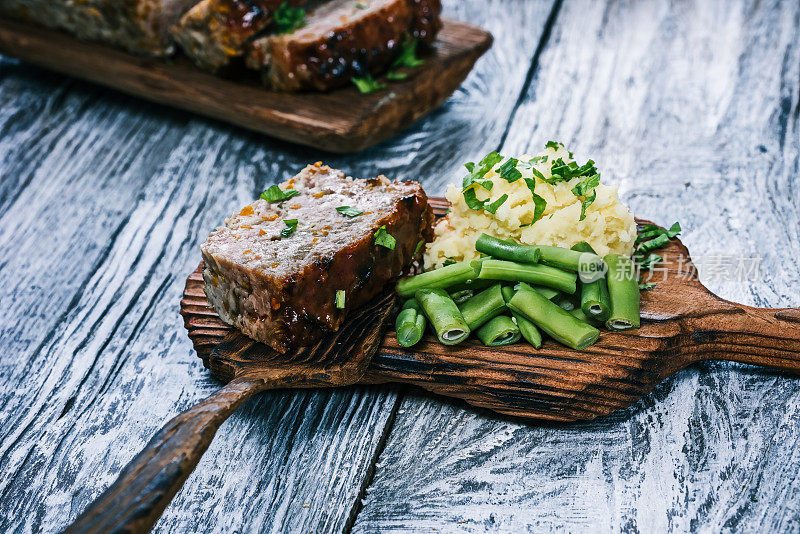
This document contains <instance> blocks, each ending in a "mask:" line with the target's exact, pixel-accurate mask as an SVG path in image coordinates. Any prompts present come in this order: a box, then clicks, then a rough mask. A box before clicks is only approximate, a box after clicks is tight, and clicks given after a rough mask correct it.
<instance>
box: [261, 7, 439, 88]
mask: <svg viewBox="0 0 800 534" xmlns="http://www.w3.org/2000/svg"><path fill="white" fill-rule="evenodd" d="M440 10H441V6H440V5H439V2H438V0H366V1H364V2H354V1H352V0H333V1H331V2H328V3H326V4H324V5H322V6H320V7H319V8H318V9H316V10H315V11H314V12H312V13H310V14H309V16H308V19H307V21H306V25H305V26H303V27H302V28H300V29H298V30H296V31H294V32H292V33H289V34H285V35H270V36H266V37H262V38H259V39H256V40H255V41H253V43H252V45H251V48H252V49H251V51H250V53H249V54H248V56H247V66H248V67H250V68H253V69H257V70H261V71H263V73H264V80H265V82H266V83H267V84H268V85H270V86H272V87H273V88H274V89H277V90H280V91H298V90H301V89H317V90H321V91H325V90H328V89H332V88H335V87H340V86H343V85H347V84H349V83H350V80H351V78H352V77H360V76H364V75H366V74H370V73H376V72H379V71H381V70H384V69H385V68H386V67H387V66H388V65H389V64H390V63H391V62H392V61H393V60H394V59H395V58H396V57H397V55H398V54H399V52H400V50H401V47H402V44H403V41H404V40H405V39H406V38H408V37H409V36H412V37H413V36H415V35H416V36H418V37H420V38H421V39H422V40H423V42H432V40H433V39H435V36H436V35H435V34H436V31H437V30H438V28H439V20H438V16H439V11H440Z"/></svg>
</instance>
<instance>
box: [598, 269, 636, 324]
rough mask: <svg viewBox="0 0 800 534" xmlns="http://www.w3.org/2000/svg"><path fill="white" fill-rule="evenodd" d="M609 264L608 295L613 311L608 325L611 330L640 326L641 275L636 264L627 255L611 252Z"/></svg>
mask: <svg viewBox="0 0 800 534" xmlns="http://www.w3.org/2000/svg"><path fill="white" fill-rule="evenodd" d="M605 261H606V264H607V265H608V276H607V277H606V283H607V284H608V295H609V300H610V301H611V306H610V308H611V312H610V313H609V316H608V319H607V320H606V326H607V327H608V328H609V329H611V330H628V329H631V328H639V277H638V273H637V272H636V264H634V263H633V260H631V259H630V258H628V257H627V256H620V255H618V254H609V255H608V256H606V257H605Z"/></svg>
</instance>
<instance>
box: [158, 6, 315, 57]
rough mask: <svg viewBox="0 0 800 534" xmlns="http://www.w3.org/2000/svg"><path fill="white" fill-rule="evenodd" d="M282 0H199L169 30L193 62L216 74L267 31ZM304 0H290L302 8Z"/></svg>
mask: <svg viewBox="0 0 800 534" xmlns="http://www.w3.org/2000/svg"><path fill="white" fill-rule="evenodd" d="M283 2H284V0H201V1H200V2H199V3H198V4H197V5H195V6H194V7H193V8H192V9H190V10H189V11H188V12H187V13H186V14H185V15H184V16H183V17H181V20H180V21H179V22H178V23H177V24H176V25H175V26H174V27H173V28H172V30H171V33H172V36H173V38H174V39H175V42H176V43H178V45H179V46H180V47H181V49H182V50H183V52H184V53H185V54H186V55H187V56H188V57H189V58H190V59H191V60H192V61H194V63H195V64H196V65H197V66H198V67H200V68H202V69H205V70H209V71H212V72H215V71H219V70H220V69H222V68H224V67H226V66H227V65H229V64H230V63H231V61H232V60H233V59H234V58H238V57H241V56H242V55H243V54H244V51H245V45H246V44H247V42H248V40H249V39H250V38H252V37H253V36H254V35H256V34H257V33H258V32H260V31H262V30H264V29H266V28H268V27H269V25H270V24H271V23H272V21H273V15H274V12H275V10H276V9H278V7H280V5H281V4H282V3H283ZM306 3H307V0H291V1H290V2H289V4H291V5H293V6H302V5H304V4H306Z"/></svg>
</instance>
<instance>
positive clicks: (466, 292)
mask: <svg viewBox="0 0 800 534" xmlns="http://www.w3.org/2000/svg"><path fill="white" fill-rule="evenodd" d="M448 294H449V295H450V298H451V299H453V302H455V303H456V304H463V303H465V302H466V301H468V300H469V299H471V298H472V296H473V295H474V294H475V292H474V291H473V290H471V289H459V290H458V291H449V292H448Z"/></svg>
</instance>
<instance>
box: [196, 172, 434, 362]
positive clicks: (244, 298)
mask: <svg viewBox="0 0 800 534" xmlns="http://www.w3.org/2000/svg"><path fill="white" fill-rule="evenodd" d="M280 188H281V189H282V190H283V191H296V192H297V194H296V195H295V196H292V197H291V198H287V199H286V200H282V201H280V200H279V201H273V202H270V201H267V200H264V199H263V198H262V199H260V200H257V201H255V202H253V203H252V204H250V205H248V206H245V207H244V208H243V209H242V210H241V211H239V212H238V213H237V214H235V215H233V216H231V217H230V218H228V219H227V220H226V221H225V226H223V227H221V228H219V229H217V230H216V231H215V232H214V233H212V234H211V235H210V236H209V237H208V239H207V240H206V242H205V243H204V244H203V245H202V247H201V249H202V252H203V261H204V267H203V279H204V280H205V291H206V295H207V296H208V300H209V302H210V303H211V305H212V306H213V307H214V309H215V310H216V311H217V313H219V316H220V317H221V318H222V320H223V321H225V322H226V323H228V324H230V325H232V326H234V327H236V328H238V329H239V330H241V331H242V332H244V333H245V334H246V335H248V336H249V337H251V338H252V339H255V340H257V341H260V342H262V343H266V344H267V345H269V346H271V347H272V348H274V349H275V350H277V351H279V352H286V351H287V350H289V349H291V348H292V347H297V346H301V345H308V344H311V343H313V342H314V341H316V340H317V339H318V338H319V337H320V336H322V335H323V334H324V333H325V332H329V331H335V330H337V329H338V328H339V326H340V325H341V324H342V322H343V321H344V319H345V317H346V316H347V314H348V311H349V310H352V309H354V308H357V307H358V306H361V305H362V304H364V303H365V302H367V301H369V300H370V299H372V298H373V297H375V296H376V295H377V294H378V293H379V292H380V291H381V290H382V289H383V288H384V287H386V286H387V284H388V283H389V282H390V281H391V280H393V279H394V278H396V277H397V276H399V275H400V274H401V272H402V271H403V269H404V268H405V267H406V266H408V265H409V264H410V263H411V261H412V259H413V258H414V256H415V254H417V253H418V252H419V249H420V248H421V247H420V246H419V243H420V241H428V240H430V238H431V223H432V220H433V215H432V211H431V208H430V207H429V206H428V200H427V197H426V195H425V192H424V191H423V190H422V187H421V186H420V185H419V184H418V183H416V182H410V181H409V182H405V183H398V182H392V181H390V180H388V179H387V178H386V177H384V176H379V177H377V178H373V179H370V180H355V179H353V178H350V177H345V175H344V173H342V172H341V171H337V170H335V169H331V168H330V167H327V166H324V165H321V164H319V163H317V164H314V165H309V166H308V167H306V168H305V169H303V171H302V172H300V173H299V174H298V175H297V176H295V177H294V178H291V179H290V180H288V181H286V182H284V183H283V184H281V186H280ZM267 193H268V192H265V195H266V194H267ZM262 197H263V195H262ZM345 206H346V207H348V208H350V210H346V209H345V208H344V207H345ZM337 208H339V209H338V210H337ZM351 210H355V211H351ZM342 211H344V212H345V213H342ZM359 212H360V213H359ZM293 228H294V229H293ZM387 235H388V236H391V237H390V238H389V237H387ZM392 241H394V245H393V246H392V247H389V245H391V244H392ZM337 296H338V299H337ZM337 301H338V302H337Z"/></svg>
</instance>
